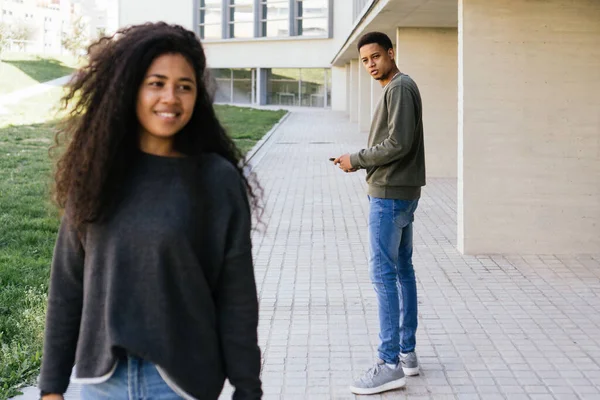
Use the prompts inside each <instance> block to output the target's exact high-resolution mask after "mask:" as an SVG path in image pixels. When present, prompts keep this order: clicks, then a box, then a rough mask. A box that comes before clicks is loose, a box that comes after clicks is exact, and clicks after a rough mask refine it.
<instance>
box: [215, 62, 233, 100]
mask: <svg viewBox="0 0 600 400" xmlns="http://www.w3.org/2000/svg"><path fill="white" fill-rule="evenodd" d="M210 73H211V76H212V78H213V79H214V80H215V84H216V92H215V101H216V102H219V103H229V102H231V70H230V69H211V70H210Z"/></svg>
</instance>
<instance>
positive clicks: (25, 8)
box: [0, 0, 118, 54]
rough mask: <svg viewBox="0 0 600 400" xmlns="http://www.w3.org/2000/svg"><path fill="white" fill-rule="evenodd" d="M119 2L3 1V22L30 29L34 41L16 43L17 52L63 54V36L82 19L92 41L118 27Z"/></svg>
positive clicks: (0, 12) (0, 15) (0, 19)
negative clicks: (102, 33) (72, 25)
mask: <svg viewBox="0 0 600 400" xmlns="http://www.w3.org/2000/svg"><path fill="white" fill-rule="evenodd" d="M117 7H118V5H117V0H0V22H3V23H5V24H6V25H8V26H9V27H14V26H18V25H23V26H26V27H27V28H28V29H29V30H30V31H31V37H30V38H29V39H28V40H27V41H26V43H20V42H15V43H14V44H13V46H12V49H11V50H13V51H26V52H32V53H54V54H57V53H61V52H63V51H64V49H63V48H62V43H61V40H62V35H63V33H66V32H70V29H71V24H72V23H73V21H74V20H76V19H77V18H79V17H81V18H83V21H84V23H85V26H86V27H87V35H88V36H89V37H90V38H95V37H97V36H98V35H99V34H100V33H101V32H107V33H110V32H113V31H115V30H116V29H117V27H118V21H117V15H116V10H117Z"/></svg>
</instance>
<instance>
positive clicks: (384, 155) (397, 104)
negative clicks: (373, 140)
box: [350, 86, 418, 168]
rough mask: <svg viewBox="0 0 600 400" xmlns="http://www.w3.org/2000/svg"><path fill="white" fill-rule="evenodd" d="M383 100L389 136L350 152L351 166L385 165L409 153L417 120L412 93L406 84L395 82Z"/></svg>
mask: <svg viewBox="0 0 600 400" xmlns="http://www.w3.org/2000/svg"><path fill="white" fill-rule="evenodd" d="M386 102H387V115H388V119H387V130H388V137H387V138H385V139H384V140H383V142H381V143H379V144H376V145H375V146H373V147H370V148H368V149H362V150H360V151H359V152H358V153H354V154H351V155H350V163H351V164H352V167H353V168H370V167H377V166H381V165H386V164H389V163H392V162H394V161H398V160H401V159H402V158H403V157H406V155H407V154H409V153H410V150H411V147H412V144H413V141H414V135H415V129H416V126H417V123H418V121H417V118H416V110H415V101H414V98H413V94H412V93H411V91H410V89H408V88H407V87H405V86H396V87H393V88H391V89H390V90H389V91H388V93H387V99H386Z"/></svg>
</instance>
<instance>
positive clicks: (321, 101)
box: [300, 68, 325, 107]
mask: <svg viewBox="0 0 600 400" xmlns="http://www.w3.org/2000/svg"><path fill="white" fill-rule="evenodd" d="M301 74H302V75H301V76H302V87H301V89H302V90H301V93H300V99H301V101H300V105H301V106H305V107H325V70H324V69H308V68H307V69H302V70H301Z"/></svg>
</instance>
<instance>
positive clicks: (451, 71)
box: [396, 28, 458, 178]
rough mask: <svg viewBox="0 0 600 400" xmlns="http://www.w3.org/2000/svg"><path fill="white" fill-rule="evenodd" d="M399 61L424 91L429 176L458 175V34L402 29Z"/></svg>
mask: <svg viewBox="0 0 600 400" xmlns="http://www.w3.org/2000/svg"><path fill="white" fill-rule="evenodd" d="M396 62H397V64H398V67H399V68H400V71H402V72H403V73H405V74H408V75H410V76H411V77H412V78H413V79H414V80H415V82H416V83H417V85H418V86H419V91H420V92H421V98H422V101H423V127H424V133H425V158H426V167H427V176H429V177H444V178H456V176H457V153H458V136H457V135H458V134H457V123H458V118H457V112H458V31H457V30H456V29H452V28H439V29H438V28H398V30H397V34H396Z"/></svg>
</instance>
